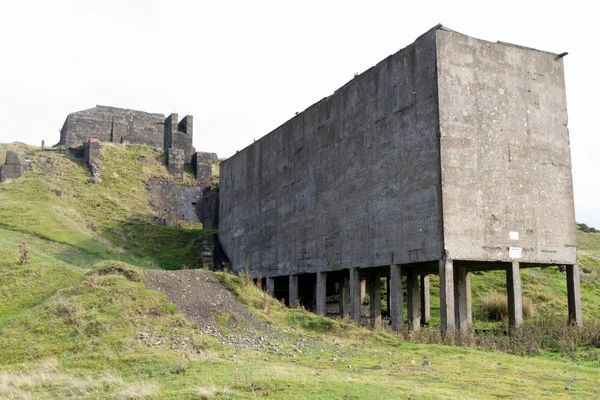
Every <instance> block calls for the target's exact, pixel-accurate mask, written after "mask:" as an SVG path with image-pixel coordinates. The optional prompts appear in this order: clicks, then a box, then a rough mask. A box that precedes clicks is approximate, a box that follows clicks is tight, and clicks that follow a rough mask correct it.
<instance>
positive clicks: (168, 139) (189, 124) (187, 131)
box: [163, 114, 196, 164]
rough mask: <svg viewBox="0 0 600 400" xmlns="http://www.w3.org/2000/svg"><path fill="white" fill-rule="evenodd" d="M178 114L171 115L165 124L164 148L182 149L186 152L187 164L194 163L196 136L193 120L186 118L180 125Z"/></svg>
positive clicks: (190, 117)
mask: <svg viewBox="0 0 600 400" xmlns="http://www.w3.org/2000/svg"><path fill="white" fill-rule="evenodd" d="M177 121H178V116H177V114H171V115H169V116H168V117H167V118H166V119H165V122H164V125H165V126H164V142H163V148H164V149H165V150H166V149H171V148H176V149H182V150H183V152H184V160H185V163H186V164H188V163H190V162H191V161H192V155H193V154H194V153H195V152H196V149H194V146H193V145H192V140H193V136H194V130H193V129H194V128H193V127H194V125H193V118H192V116H191V115H187V116H185V117H184V118H183V119H182V120H181V121H180V122H179V123H178V122H177Z"/></svg>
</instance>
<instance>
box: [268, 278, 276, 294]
mask: <svg viewBox="0 0 600 400" xmlns="http://www.w3.org/2000/svg"><path fill="white" fill-rule="evenodd" d="M267 294H268V295H269V296H271V297H272V296H273V295H274V294H275V278H267Z"/></svg>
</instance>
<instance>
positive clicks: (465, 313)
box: [454, 267, 472, 333]
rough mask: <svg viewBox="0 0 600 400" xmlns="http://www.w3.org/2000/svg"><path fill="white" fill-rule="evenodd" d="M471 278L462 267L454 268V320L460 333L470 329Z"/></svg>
mask: <svg viewBox="0 0 600 400" xmlns="http://www.w3.org/2000/svg"><path fill="white" fill-rule="evenodd" d="M470 292H471V277H470V276H469V273H468V272H467V269H466V268H464V267H456V268H454V318H455V323H456V328H457V329H458V330H459V332H461V333H466V332H468V331H469V329H471V323H470V321H472V318H471V317H470V315H469V314H470V313H471V304H470V303H471V294H470Z"/></svg>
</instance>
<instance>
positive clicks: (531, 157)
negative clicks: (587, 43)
mask: <svg viewBox="0 0 600 400" xmlns="http://www.w3.org/2000/svg"><path fill="white" fill-rule="evenodd" d="M437 60H438V62H437V66H438V87H439V89H438V90H439V110H440V111H439V113H440V136H441V139H440V141H441V160H442V193H443V205H444V206H443V209H444V216H443V220H444V244H445V248H446V250H448V252H449V253H450V256H451V257H452V258H453V259H454V260H482V261H496V260H500V261H506V262H509V261H511V260H513V259H515V260H517V261H519V262H522V263H523V262H530V263H549V264H553V263H562V264H574V263H575V262H576V247H575V246H576V233H575V224H574V221H575V216H574V205H573V185H572V178H571V157H570V150H569V133H568V129H567V106H566V97H565V83H564V71H563V62H562V59H558V58H557V57H556V54H552V53H546V52H543V51H537V50H533V49H528V48H523V47H519V46H514V45H509V44H505V43H490V42H486V41H484V40H479V39H474V38H471V37H468V36H465V35H462V34H459V33H456V32H448V31H444V30H438V31H437ZM511 247H512V248H514V251H513V254H512V255H513V256H515V257H511V256H510V255H509V248H511ZM517 249H520V250H517ZM519 252H520V253H521V254H520V258H518V256H519V254H518V253H519Z"/></svg>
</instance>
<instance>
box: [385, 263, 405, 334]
mask: <svg viewBox="0 0 600 400" xmlns="http://www.w3.org/2000/svg"><path fill="white" fill-rule="evenodd" d="M388 297H389V298H390V309H389V313H390V318H391V320H392V330H393V331H394V332H402V329H403V328H404V304H403V302H404V299H403V297H402V268H401V266H400V265H399V264H392V265H390V285H389V287H388Z"/></svg>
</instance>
